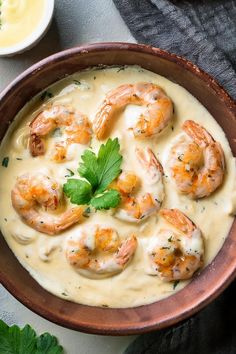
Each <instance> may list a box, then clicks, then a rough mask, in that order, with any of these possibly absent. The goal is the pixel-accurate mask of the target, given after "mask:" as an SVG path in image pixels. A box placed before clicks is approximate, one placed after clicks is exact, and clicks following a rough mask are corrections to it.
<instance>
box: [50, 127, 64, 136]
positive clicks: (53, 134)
mask: <svg viewBox="0 0 236 354" xmlns="http://www.w3.org/2000/svg"><path fill="white" fill-rule="evenodd" d="M59 136H62V132H61V129H60V128H56V129H54V131H53V132H52V137H53V138H58V137H59Z"/></svg>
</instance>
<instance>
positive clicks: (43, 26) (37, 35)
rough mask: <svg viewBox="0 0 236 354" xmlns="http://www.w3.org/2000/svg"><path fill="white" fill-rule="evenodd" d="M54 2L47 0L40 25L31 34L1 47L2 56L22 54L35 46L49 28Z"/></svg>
mask: <svg viewBox="0 0 236 354" xmlns="http://www.w3.org/2000/svg"><path fill="white" fill-rule="evenodd" d="M54 4H55V1H54V0H46V1H45V9H44V14H43V17H42V20H41V22H40V24H39V26H38V27H37V28H36V29H35V30H34V31H33V32H32V33H31V35H30V36H28V37H26V38H25V39H24V40H23V41H21V42H20V43H17V44H15V45H11V46H9V47H4V48H0V57H4V56H13V55H15V54H20V53H22V52H24V51H26V50H29V49H31V48H32V47H33V46H35V45H36V44H37V43H38V42H39V41H40V39H41V38H42V37H43V36H44V35H45V34H46V32H47V30H48V29H49V26H50V24H51V21H52V17H53V12H54Z"/></svg>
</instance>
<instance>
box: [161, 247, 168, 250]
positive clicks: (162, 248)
mask: <svg viewBox="0 0 236 354" xmlns="http://www.w3.org/2000/svg"><path fill="white" fill-rule="evenodd" d="M169 249H170V247H161V250H169Z"/></svg>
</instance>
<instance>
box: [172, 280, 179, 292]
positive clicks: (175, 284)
mask: <svg viewBox="0 0 236 354" xmlns="http://www.w3.org/2000/svg"><path fill="white" fill-rule="evenodd" d="M178 284H179V280H175V281H174V284H173V289H174V290H175V288H176V286H177V285H178Z"/></svg>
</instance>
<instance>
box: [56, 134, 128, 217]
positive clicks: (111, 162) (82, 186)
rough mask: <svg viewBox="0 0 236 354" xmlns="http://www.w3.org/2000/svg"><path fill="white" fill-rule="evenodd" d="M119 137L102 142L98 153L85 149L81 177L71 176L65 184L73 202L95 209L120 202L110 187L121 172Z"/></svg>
mask: <svg viewBox="0 0 236 354" xmlns="http://www.w3.org/2000/svg"><path fill="white" fill-rule="evenodd" d="M119 150H120V144H119V141H118V139H117V138H116V139H114V140H112V139H108V141H107V142H106V144H102V145H101V146H100V149H99V151H98V155H97V156H96V154H95V153H94V152H93V151H91V150H85V152H84V153H83V155H82V156H81V160H82V161H81V162H80V163H79V168H78V173H79V175H80V177H82V178H84V179H86V180H87V181H84V180H81V179H74V178H72V179H68V180H67V182H66V183H65V184H64V186H63V190H64V193H65V194H66V195H67V197H69V198H70V200H71V202H72V203H74V204H78V205H81V204H82V205H83V204H90V205H92V206H93V207H94V208H95V209H97V210H100V209H110V208H115V207H116V206H117V205H118V204H119V202H120V194H119V192H118V191H116V190H112V189H110V190H106V188H107V187H108V186H109V185H110V183H111V182H112V181H113V180H114V179H115V178H116V177H118V176H119V174H120V173H121V169H120V166H121V162H122V156H121V154H120V152H119Z"/></svg>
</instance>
